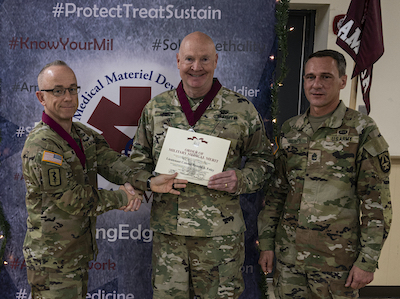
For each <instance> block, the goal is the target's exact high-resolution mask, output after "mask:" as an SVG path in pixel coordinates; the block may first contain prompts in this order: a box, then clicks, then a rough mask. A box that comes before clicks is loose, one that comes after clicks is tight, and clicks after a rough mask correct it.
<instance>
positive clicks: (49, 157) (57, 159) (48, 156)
mask: <svg viewBox="0 0 400 299" xmlns="http://www.w3.org/2000/svg"><path fill="white" fill-rule="evenodd" d="M62 160H63V157H62V156H61V155H59V154H56V153H53V152H48V151H44V152H43V157H42V161H45V162H50V163H54V164H57V165H62Z"/></svg>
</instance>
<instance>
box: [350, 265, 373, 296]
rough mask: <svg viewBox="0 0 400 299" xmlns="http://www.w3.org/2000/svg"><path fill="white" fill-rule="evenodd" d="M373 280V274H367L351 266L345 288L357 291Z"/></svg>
mask: <svg viewBox="0 0 400 299" xmlns="http://www.w3.org/2000/svg"><path fill="white" fill-rule="evenodd" d="M373 280H374V272H367V271H364V270H361V269H360V268H358V267H357V266H354V265H353V267H352V268H351V270H350V273H349V277H348V278H347V280H346V284H345V286H346V287H351V288H353V289H355V290H357V289H361V288H363V287H365V286H366V285H367V284H369V283H370V282H371V281H373Z"/></svg>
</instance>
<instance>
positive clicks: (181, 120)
mask: <svg viewBox="0 0 400 299" xmlns="http://www.w3.org/2000/svg"><path fill="white" fill-rule="evenodd" d="M189 103H190V105H191V107H192V110H195V109H196V108H197V107H198V105H199V104H200V99H190V98H189ZM169 127H174V128H179V129H182V130H188V129H189V128H190V126H189V123H188V121H187V119H186V116H185V114H184V113H183V111H182V107H181V104H180V102H179V99H178V96H177V92H176V90H171V91H167V92H164V93H162V94H160V95H158V96H156V97H155V98H153V99H152V100H151V101H150V102H149V103H148V104H147V105H146V106H145V108H144V110H143V112H142V116H141V119H140V122H139V127H138V130H137V132H136V135H135V138H134V143H133V151H132V155H131V158H132V159H133V160H134V161H135V162H138V163H143V167H144V170H143V171H142V172H141V173H139V176H138V178H139V179H140V180H141V181H146V180H147V178H148V177H149V176H150V175H151V173H152V171H153V170H154V169H155V166H156V164H157V161H158V158H159V155H160V151H161V148H162V146H163V141H164V138H165V135H166V132H167V129H168V128H169ZM193 129H194V131H196V132H197V133H202V134H207V135H211V136H216V137H220V138H224V139H228V140H230V141H231V144H230V148H229V151H228V155H227V158H226V163H225V166H224V171H226V170H229V169H234V170H235V172H236V175H237V178H238V188H237V192H236V194H231V193H228V192H222V191H217V190H212V189H208V188H207V187H206V186H202V185H197V184H192V183H188V184H187V187H186V188H185V189H182V190H181V194H180V195H172V194H154V200H153V204H152V209H151V220H150V224H151V229H152V230H153V231H154V232H155V236H154V240H153V241H154V243H153V286H154V288H153V290H154V298H176V299H178V298H188V295H182V294H184V293H180V292H179V291H182V292H184V291H186V289H185V288H186V285H184V284H185V283H186V282H184V281H182V285H179V283H180V281H181V280H183V277H184V273H185V272H186V273H187V274H188V273H189V272H188V268H189V267H191V271H194V270H195V269H193V267H194V264H195V261H198V260H204V259H208V257H206V254H207V250H206V248H211V247H213V248H215V246H217V248H218V246H220V252H221V256H219V257H216V256H210V257H209V262H210V268H212V271H211V270H210V271H211V272H212V273H211V274H209V273H208V270H207V269H206V268H202V269H203V272H204V273H203V274H199V273H200V272H196V273H197V274H198V275H199V277H197V278H196V277H194V278H193V277H192V278H193V279H197V280H199V279H200V280H202V279H204V280H207V281H204V284H203V288H202V292H204V293H206V294H207V293H208V294H207V295H203V296H205V297H203V296H202V297H201V298H202V299H203V298H237V297H238V296H239V294H240V293H241V291H242V288H243V285H242V275H241V272H240V268H241V267H242V264H243V261H244V248H243V232H244V231H245V224H244V220H243V215H242V211H241V208H240V204H239V194H243V193H252V192H255V191H256V190H257V189H259V188H260V187H262V185H263V182H264V180H265V179H266V178H268V177H269V174H270V173H271V172H272V169H273V163H272V160H273V156H272V152H271V149H270V145H269V142H268V140H267V137H266V135H265V130H264V125H263V122H262V120H261V118H260V116H259V114H258V112H257V110H256V109H255V108H254V106H253V104H252V103H251V102H249V101H248V100H247V99H245V98H244V97H243V96H242V95H240V94H237V93H234V92H233V91H230V90H228V89H226V88H224V87H221V88H220V90H219V91H218V93H217V95H216V96H215V97H214V99H213V100H212V102H211V104H210V105H209V106H208V107H207V109H206V111H205V112H204V114H203V115H202V117H201V118H200V120H199V121H198V122H197V123H196V124H195V126H194V127H193ZM242 156H246V157H247V160H246V163H245V165H244V167H243V168H241V162H242ZM182 236H187V238H185V237H183V238H182ZM165 238H167V239H168V240H169V241H167V240H165ZM192 238H194V239H192ZM159 239H160V240H159ZM192 240H195V241H193V242H192V243H193V251H192V252H190V253H189V255H190V254H191V253H193V252H194V251H198V254H199V255H200V256H201V255H203V256H202V258H201V259H200V258H199V255H197V254H193V256H191V257H190V258H189V259H190V260H191V261H192V263H193V264H190V265H189V264H188V263H189V261H188V259H186V256H184V254H182V255H179V253H180V250H181V249H180V248H178V247H176V248H175V249H174V250H173V251H172V252H168V253H166V252H165V251H164V249H163V248H159V247H158V246H161V245H157V244H163V243H164V244H165V242H170V243H171V246H169V248H173V247H174V244H178V243H179V242H182V243H185V242H187V246H188V247H190V245H189V243H191V241H192ZM227 243H231V244H232V245H233V244H234V243H236V244H239V245H238V246H241V249H240V250H239V251H237V252H236V251H235V252H236V253H235V255H234V253H233V252H230V251H233V250H232V249H233V247H231V246H227V245H226V244H227ZM201 246H205V248H203V247H201ZM157 254H158V255H159V257H158V258H160V259H157V257H155V255H157ZM163 254H164V255H166V256H167V257H168V258H167V259H165V260H162V259H161V257H160V256H162V255H163ZM224 255H226V256H224ZM182 256H184V257H182ZM217 258H221V259H222V260H225V261H226V265H221V266H220V267H219V273H218V268H216V267H215V265H214V266H212V265H211V263H215V259H217ZM173 261H176V264H172V262H173ZM229 262H230V263H231V264H229ZM166 263H167V264H166ZM179 265H180V266H182V267H183V268H186V269H184V270H182V271H183V273H182V272H180V270H179V268H178V267H179ZM201 267H206V263H201V264H200V268H201ZM168 268H169V269H172V268H174V271H175V274H173V273H167V269H168ZM199 271H201V270H199ZM168 275H170V277H169V276H168ZM201 275H204V276H203V277H201ZM218 276H219V277H218ZM163 277H169V278H165V279H164V280H163V282H160V283H158V279H159V278H163ZM205 277H207V278H205ZM208 280H209V281H208ZM235 281H236V282H235ZM218 284H220V287H219V289H218V291H217V290H216V289H214V287H215V286H216V287H215V288H218ZM175 291H176V293H175ZM198 291H199V290H195V292H196V295H197V294H198ZM217 294H218V295H217ZM207 296H210V297H207Z"/></svg>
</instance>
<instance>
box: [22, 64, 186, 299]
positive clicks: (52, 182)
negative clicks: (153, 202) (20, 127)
mask: <svg viewBox="0 0 400 299" xmlns="http://www.w3.org/2000/svg"><path fill="white" fill-rule="evenodd" d="M38 85H39V91H37V92H36V96H37V98H38V99H39V102H40V103H41V104H42V105H43V107H44V112H43V114H42V121H41V122H40V123H39V124H38V125H37V126H36V127H35V128H34V129H33V130H32V131H31V133H30V134H29V136H28V138H27V140H26V142H25V145H24V149H23V151H22V155H21V157H22V168H23V175H24V178H25V183H26V189H27V193H26V207H27V211H28V219H27V232H26V236H25V241H24V247H23V252H24V257H25V261H26V266H27V274H28V281H29V284H30V285H31V290H32V298H35V299H38V298H52V299H56V298H62V299H69V298H71V299H72V298H74V299H75V298H86V293H87V282H88V268H89V261H90V260H92V259H93V258H95V257H96V255H97V245H96V239H95V236H96V217H97V216H98V215H100V214H102V213H105V212H107V211H109V210H112V209H120V210H124V211H135V210H138V209H139V207H140V204H141V201H142V191H138V190H136V192H135V190H134V189H133V187H132V185H133V184H134V183H135V184H138V182H137V180H135V179H134V177H133V175H134V173H135V171H136V170H137V167H138V164H136V163H135V162H133V161H132V160H131V159H130V158H128V157H126V156H123V155H121V154H120V153H117V152H115V151H114V150H112V149H111V148H110V147H109V145H108V144H107V142H106V140H105V139H104V138H103V137H102V136H101V135H100V134H98V133H96V132H95V131H93V130H92V129H90V128H88V127H86V126H85V125H83V124H81V123H78V122H72V117H73V116H74V114H75V111H76V109H77V108H78V104H79V101H78V92H79V89H80V87H79V86H78V84H77V79H76V77H75V74H74V72H73V71H72V69H71V68H70V67H69V66H68V65H67V64H66V63H65V62H63V61H60V60H56V61H54V62H52V63H49V64H47V65H46V66H45V67H44V68H43V69H42V70H41V72H40V73H39V76H38ZM97 174H100V175H102V176H103V177H104V178H106V179H107V180H109V181H110V182H112V183H115V184H117V185H120V187H119V190H116V191H110V190H104V189H102V190H98V186H97ZM175 176H176V175H169V176H167V175H164V176H158V177H157V178H155V179H154V180H153V181H152V184H151V190H152V191H154V192H159V193H163V192H171V193H175V194H179V192H178V191H175V190H172V185H173V184H174V183H175V185H178V187H180V188H183V187H185V184H179V182H180V180H177V179H175V180H174V178H175ZM143 184H144V185H145V184H146V183H145V182H143V183H142V185H143ZM135 188H139V189H140V185H139V187H138V186H136V185H135ZM142 189H143V188H142Z"/></svg>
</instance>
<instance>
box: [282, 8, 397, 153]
mask: <svg viewBox="0 0 400 299" xmlns="http://www.w3.org/2000/svg"><path fill="white" fill-rule="evenodd" d="M349 4H350V0H291V1H290V8H291V9H315V10H316V11H317V15H316V28H315V31H316V33H315V39H314V43H315V44H314V49H315V50H316V51H317V50H323V49H327V48H329V49H334V50H337V51H340V52H341V53H343V54H344V55H345V57H346V61H347V70H346V72H347V75H348V81H347V86H346V87H345V89H344V90H342V92H341V99H342V100H343V101H344V102H345V103H346V105H348V104H349V99H350V86H351V82H350V80H351V74H352V73H353V68H354V64H353V60H352V58H351V57H350V56H349V55H348V54H347V53H346V52H344V51H343V50H342V49H341V48H340V47H339V46H337V45H336V35H335V34H334V33H333V30H332V22H333V19H334V17H335V16H336V15H340V14H346V12H347V9H348V7H349ZM381 9H382V26H383V42H384V46H385V52H384V54H383V56H382V57H381V58H380V59H379V60H378V61H377V62H376V63H375V64H374V68H373V74H372V76H373V78H372V87H371V95H370V99H371V113H370V116H371V117H372V118H373V119H374V120H375V121H376V122H377V124H378V126H379V129H380V131H381V133H382V134H383V136H384V137H385V139H386V140H387V141H388V143H389V146H390V148H389V150H390V154H391V155H392V156H400V138H399V137H398V136H399V133H398V125H397V121H396V120H397V119H398V113H399V112H400V96H399V94H400V84H399V83H398V66H399V61H400V58H399V50H398V49H399V46H400V44H399V41H400V32H399V30H398V13H397V12H398V11H399V9H400V1H392V0H381ZM289 50H290V49H289ZM359 105H364V102H363V100H362V96H361V90H360V85H359V83H358V93H357V103H356V109H358V106H359Z"/></svg>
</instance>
